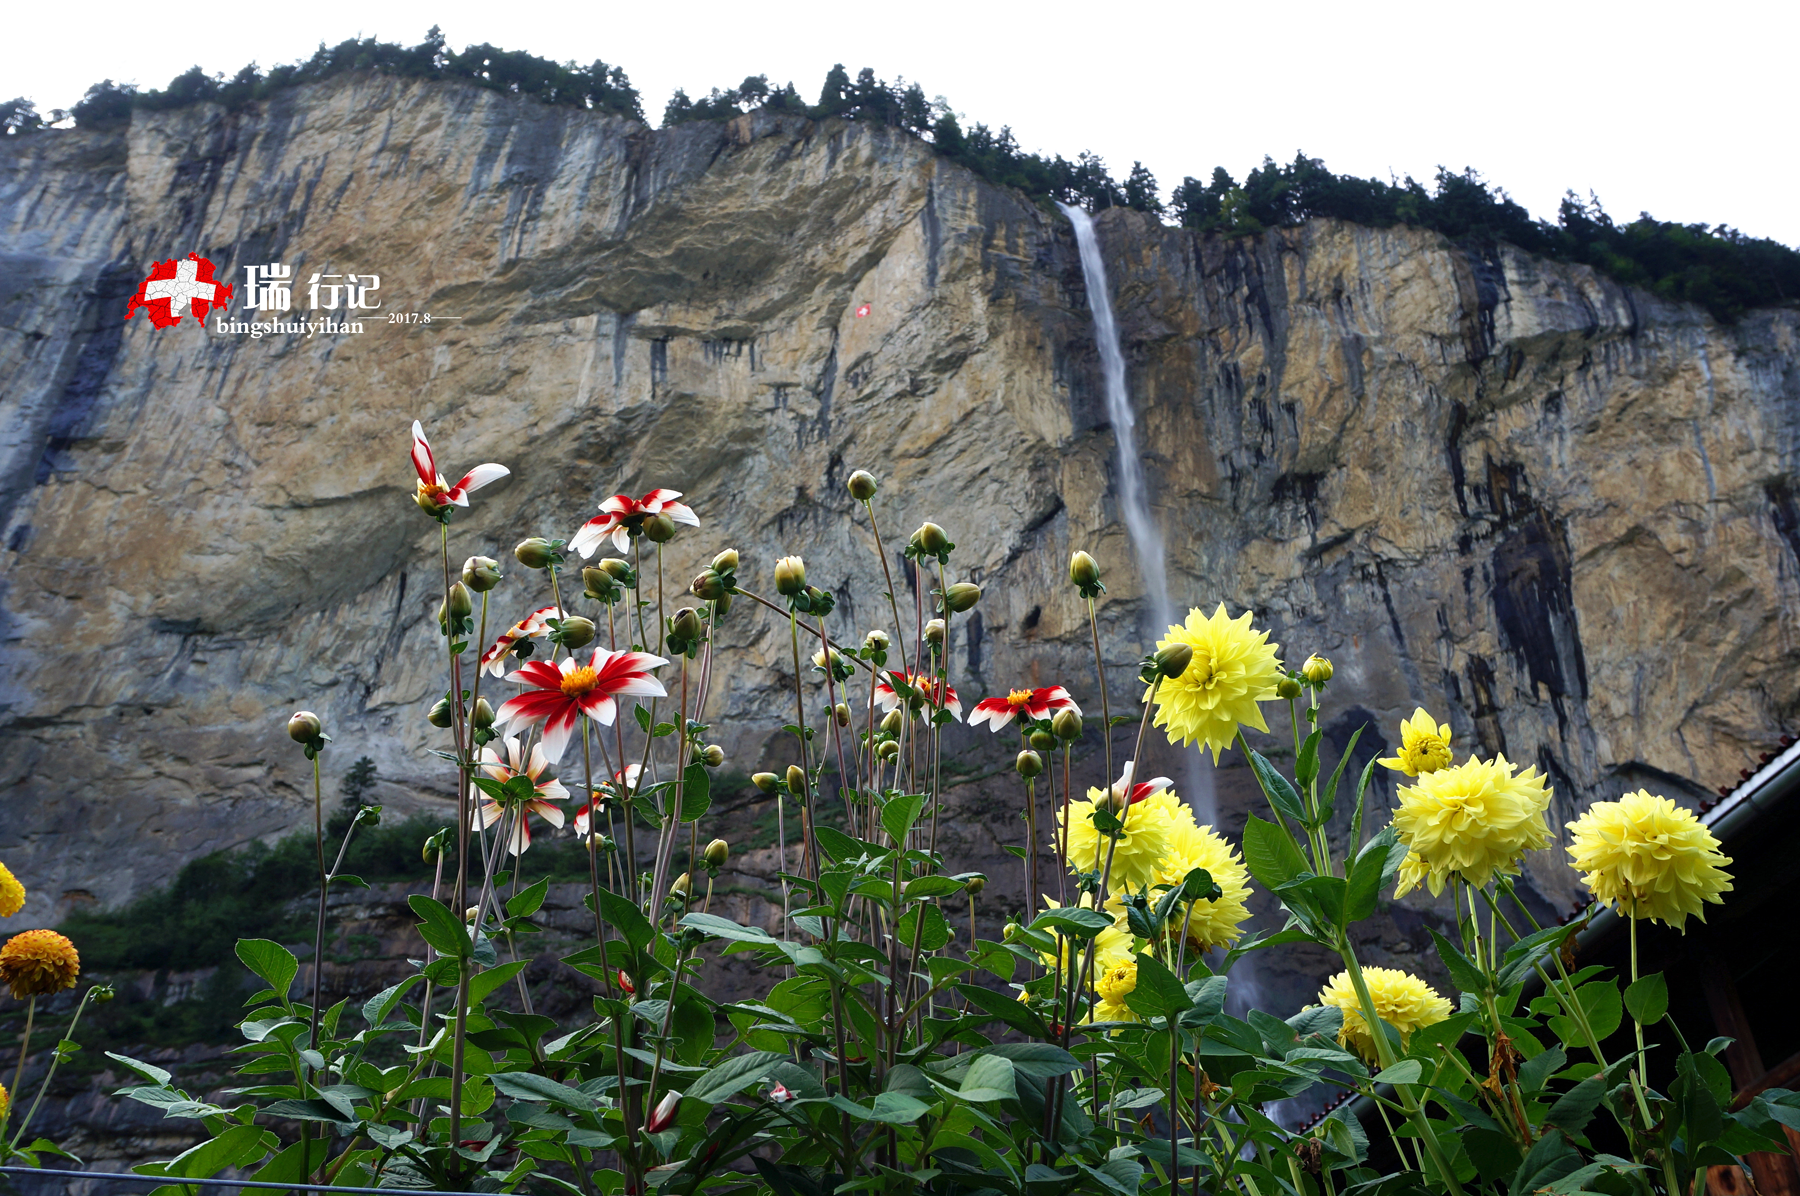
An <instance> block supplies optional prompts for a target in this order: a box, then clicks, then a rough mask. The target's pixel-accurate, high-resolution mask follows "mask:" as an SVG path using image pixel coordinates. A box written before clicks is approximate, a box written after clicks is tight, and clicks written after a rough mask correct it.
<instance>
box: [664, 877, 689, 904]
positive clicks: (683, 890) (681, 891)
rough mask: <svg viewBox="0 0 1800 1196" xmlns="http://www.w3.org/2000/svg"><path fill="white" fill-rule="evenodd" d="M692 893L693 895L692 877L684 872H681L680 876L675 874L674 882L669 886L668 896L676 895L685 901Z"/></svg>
mask: <svg viewBox="0 0 1800 1196" xmlns="http://www.w3.org/2000/svg"><path fill="white" fill-rule="evenodd" d="M693 895H694V881H693V878H692V877H690V876H689V875H688V874H687V873H685V872H683V873H682V874H681V875H680V876H677V877H676V878H675V883H674V884H672V885H670V886H669V896H671V897H678V898H680V899H681V900H682V901H686V900H687V899H688V898H689V897H692V896H693Z"/></svg>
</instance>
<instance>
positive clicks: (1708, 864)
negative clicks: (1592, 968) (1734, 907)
mask: <svg viewBox="0 0 1800 1196" xmlns="http://www.w3.org/2000/svg"><path fill="white" fill-rule="evenodd" d="M1569 830H1570V831H1571V832H1572V833H1573V839H1574V842H1573V843H1571V844H1570V845H1569V849H1568V850H1569V854H1570V855H1571V856H1573V857H1574V866H1575V870H1576V871H1577V872H1580V873H1582V877H1581V879H1582V882H1583V883H1584V884H1586V885H1587V887H1588V889H1589V890H1590V891H1591V892H1592V893H1593V894H1594V899H1595V900H1596V901H1599V902H1602V903H1604V904H1606V905H1611V906H1614V907H1616V908H1617V909H1618V910H1619V912H1620V913H1622V914H1624V915H1625V916H1626V917H1628V918H1650V919H1654V920H1656V921H1659V922H1662V923H1664V924H1666V925H1669V926H1673V927H1675V929H1677V930H1682V931H1685V930H1686V922H1687V919H1688V915H1690V914H1692V915H1694V916H1695V917H1697V918H1699V919H1700V920H1701V921H1702V922H1704V921H1706V912H1705V909H1704V908H1703V904H1702V903H1703V902H1708V901H1710V902H1712V903H1713V904H1714V905H1719V904H1722V901H1721V899H1720V897H1719V894H1721V893H1727V892H1730V891H1731V874H1730V873H1729V872H1726V871H1725V870H1724V867H1723V866H1724V865H1726V864H1729V863H1731V860H1730V858H1729V857H1727V856H1725V855H1722V854H1721V853H1720V852H1719V841H1718V840H1717V839H1716V838H1714V837H1713V834H1712V832H1711V831H1709V830H1707V829H1706V827H1705V826H1704V825H1703V824H1702V823H1701V821H1700V820H1699V819H1698V818H1695V817H1694V816H1693V815H1692V814H1691V813H1689V812H1688V811H1686V810H1684V809H1682V808H1681V807H1680V806H1678V805H1676V804H1675V803H1674V802H1672V801H1670V800H1669V799H1668V798H1666V797H1653V796H1651V795H1650V793H1648V792H1647V791H1645V790H1643V789H1639V790H1638V791H1637V792H1636V793H1627V794H1626V795H1625V796H1624V797H1622V798H1620V799H1619V800H1618V801H1602V802H1595V803H1594V804H1593V805H1592V806H1590V807H1588V810H1587V813H1585V814H1583V815H1582V816H1581V817H1580V818H1578V819H1576V820H1575V821H1574V822H1571V823H1569Z"/></svg>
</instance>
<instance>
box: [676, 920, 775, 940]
mask: <svg viewBox="0 0 1800 1196" xmlns="http://www.w3.org/2000/svg"><path fill="white" fill-rule="evenodd" d="M680 924H681V925H683V926H688V927H692V928H693V929H695V930H698V931H701V932H702V933H704V934H709V935H712V936H713V937H714V938H721V939H730V940H732V941H733V942H738V943H758V944H766V943H774V942H776V941H777V940H776V939H775V937H774V936H773V935H771V934H770V933H769V932H768V931H766V930H764V929H763V928H762V927H760V926H739V925H738V924H737V923H736V922H733V921H731V920H730V919H729V918H721V917H719V916H718V915H717V914H684V915H683V916H682V919H681V923H680Z"/></svg>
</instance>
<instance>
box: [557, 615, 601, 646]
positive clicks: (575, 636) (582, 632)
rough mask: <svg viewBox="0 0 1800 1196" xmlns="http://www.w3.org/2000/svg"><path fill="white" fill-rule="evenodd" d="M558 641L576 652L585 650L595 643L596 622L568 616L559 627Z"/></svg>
mask: <svg viewBox="0 0 1800 1196" xmlns="http://www.w3.org/2000/svg"><path fill="white" fill-rule="evenodd" d="M556 630H557V632H558V640H557V642H559V643H560V644H562V646H563V647H565V648H567V649H569V650H570V651H574V650H575V649H576V648H585V647H587V646H588V645H589V644H591V643H593V642H594V633H595V630H596V629H595V627H594V621H593V620H592V619H584V618H582V617H581V616H580V615H568V616H566V617H565V618H564V619H563V620H562V622H561V623H560V624H559V625H558V626H557V629H556Z"/></svg>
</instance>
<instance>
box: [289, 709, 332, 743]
mask: <svg viewBox="0 0 1800 1196" xmlns="http://www.w3.org/2000/svg"><path fill="white" fill-rule="evenodd" d="M324 730H325V726H324V724H323V723H321V722H320V721H319V716H318V715H316V714H314V713H313V712H312V711H310V710H296V711H294V717H292V718H290V719H288V738H289V739H291V740H293V741H294V742H295V743H313V742H315V741H316V740H317V739H318V738H319V736H320V735H321V734H323V733H324Z"/></svg>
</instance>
